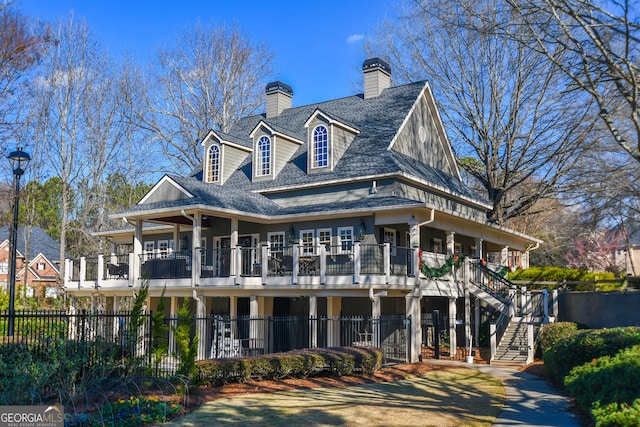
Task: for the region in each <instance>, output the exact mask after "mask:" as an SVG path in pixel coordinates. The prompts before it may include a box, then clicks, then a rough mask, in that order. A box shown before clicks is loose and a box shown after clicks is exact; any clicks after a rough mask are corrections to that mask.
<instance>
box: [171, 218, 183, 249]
mask: <svg viewBox="0 0 640 427" xmlns="http://www.w3.org/2000/svg"><path fill="white" fill-rule="evenodd" d="M173 250H174V252H180V251H181V250H182V248H181V247H180V224H174V225H173Z"/></svg>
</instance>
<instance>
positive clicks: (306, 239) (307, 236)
mask: <svg viewBox="0 0 640 427" xmlns="http://www.w3.org/2000/svg"><path fill="white" fill-rule="evenodd" d="M314 237H315V236H314V232H313V230H301V231H300V244H301V245H302V248H301V249H302V251H301V254H302V255H314V254H315V251H314V248H313V240H314Z"/></svg>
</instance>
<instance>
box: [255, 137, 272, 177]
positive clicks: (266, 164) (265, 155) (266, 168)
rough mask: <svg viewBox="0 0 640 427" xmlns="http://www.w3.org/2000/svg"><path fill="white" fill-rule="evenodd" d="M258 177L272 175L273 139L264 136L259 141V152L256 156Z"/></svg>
mask: <svg viewBox="0 0 640 427" xmlns="http://www.w3.org/2000/svg"><path fill="white" fill-rule="evenodd" d="M256 156H257V158H256V166H257V169H256V175H257V176H265V175H270V174H271V139H269V137H268V136H262V137H260V139H259V140H258V152H257V154H256Z"/></svg>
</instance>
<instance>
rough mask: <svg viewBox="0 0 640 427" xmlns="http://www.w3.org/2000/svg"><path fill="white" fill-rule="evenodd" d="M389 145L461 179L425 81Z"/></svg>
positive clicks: (390, 147)
mask: <svg viewBox="0 0 640 427" xmlns="http://www.w3.org/2000/svg"><path fill="white" fill-rule="evenodd" d="M389 149H390V150H394V151H396V152H398V153H401V154H404V155H406V156H409V157H412V158H414V159H416V160H417V161H419V162H421V163H424V164H426V165H428V166H431V167H432V168H435V169H437V170H440V171H442V172H444V173H446V174H449V175H451V176H454V177H457V178H458V179H461V177H460V171H459V170H458V166H457V163H456V160H455V157H454V154H453V150H452V148H451V145H450V143H449V140H448V138H447V135H446V132H445V130H444V126H443V125H442V121H441V120H440V115H439V113H438V110H437V107H436V104H435V100H434V99H433V96H432V94H431V90H430V88H429V85H428V84H427V85H425V87H424V90H423V92H422V94H421V96H419V97H418V99H417V100H416V102H415V104H414V106H413V108H412V109H411V111H410V112H409V114H408V115H407V117H406V118H405V121H404V122H403V124H402V126H401V127H400V129H399V131H398V133H397V134H396V136H395V137H394V139H393V141H392V142H391V144H389Z"/></svg>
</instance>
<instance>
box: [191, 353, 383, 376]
mask: <svg viewBox="0 0 640 427" xmlns="http://www.w3.org/2000/svg"><path fill="white" fill-rule="evenodd" d="M381 366H382V352H381V351H380V350H378V349H375V348H368V347H359V348H351V347H344V348H321V349H305V350H295V351H291V352H287V353H276V354H270V355H266V356H255V357H244V358H238V359H214V360H203V361H200V362H197V364H196V370H197V372H198V376H197V379H198V382H199V383H200V384H203V385H209V386H217V385H222V384H228V383H230V382H243V381H248V380H249V379H254V380H262V379H284V378H306V377H315V376H322V375H325V376H326V375H352V374H360V373H361V374H371V373H373V372H375V371H376V370H378V369H380V367H381Z"/></svg>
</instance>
